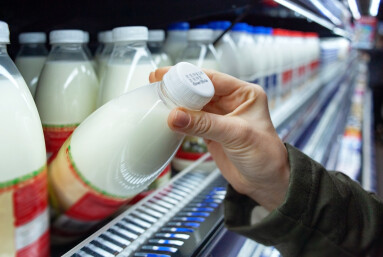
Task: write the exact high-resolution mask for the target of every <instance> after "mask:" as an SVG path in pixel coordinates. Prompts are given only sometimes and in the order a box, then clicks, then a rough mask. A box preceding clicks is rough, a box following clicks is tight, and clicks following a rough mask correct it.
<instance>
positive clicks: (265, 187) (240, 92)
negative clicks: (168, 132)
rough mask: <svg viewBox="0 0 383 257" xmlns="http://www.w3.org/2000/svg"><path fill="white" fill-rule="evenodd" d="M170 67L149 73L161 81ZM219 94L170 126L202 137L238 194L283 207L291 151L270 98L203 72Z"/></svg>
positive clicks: (178, 114)
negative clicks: (272, 112)
mask: <svg viewBox="0 0 383 257" xmlns="http://www.w3.org/2000/svg"><path fill="white" fill-rule="evenodd" d="M168 69H169V67H167V68H160V69H158V70H156V71H155V72H152V73H151V74H150V77H149V80H150V81H151V82H155V81H160V80H162V77H163V75H164V74H165V73H166V72H167V71H168ZM204 72H205V73H206V74H207V75H208V76H209V78H210V79H211V81H212V82H213V85H214V88H215V95H214V97H213V99H212V100H211V101H210V102H209V103H208V104H207V105H206V106H205V107H204V108H203V109H202V111H191V110H188V109H185V108H175V109H174V110H172V111H171V112H170V114H169V117H168V125H169V127H170V128H171V129H172V130H174V131H176V132H179V133H184V134H188V135H192V136H199V137H203V138H204V139H205V141H206V144H207V147H208V150H209V152H210V153H211V155H212V157H213V159H214V161H215V162H216V164H217V166H218V168H219V169H220V170H221V173H222V175H223V176H224V177H225V178H226V180H227V181H228V182H229V183H230V184H231V185H232V187H233V188H234V189H235V190H236V191H237V192H239V193H241V194H245V195H247V196H249V197H251V198H252V199H254V200H255V201H256V202H258V203H259V204H260V205H262V206H263V207H265V208H266V209H267V210H269V211H271V210H273V209H275V208H277V207H278V206H279V205H281V204H282V203H283V202H284V199H285V195H286V192H287V188H288V185H289V176H290V167H289V162H288V155H287V150H286V148H285V146H284V144H283V142H282V141H281V140H280V138H279V137H278V134H277V132H276V131H275V128H274V126H273V124H272V122H271V118H270V113H269V110H268V104H267V96H266V93H265V92H264V91H263V89H262V88H261V87H260V86H258V85H255V84H251V83H247V82H244V81H241V80H238V79H236V78H234V77H231V76H229V75H226V74H223V73H219V72H216V71H212V70H204Z"/></svg>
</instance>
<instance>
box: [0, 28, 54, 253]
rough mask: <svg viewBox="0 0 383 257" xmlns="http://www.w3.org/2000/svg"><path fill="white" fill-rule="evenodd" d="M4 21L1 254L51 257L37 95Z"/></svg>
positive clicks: (0, 32) (0, 40)
mask: <svg viewBox="0 0 383 257" xmlns="http://www.w3.org/2000/svg"><path fill="white" fill-rule="evenodd" d="M8 43H9V30H8V25H7V24H6V23H5V22H0V119H1V122H2V126H1V133H0V156H1V157H0V171H1V172H0V240H1V243H0V255H1V256H30V257H48V256H49V215H48V199H47V171H46V165H45V162H46V161H45V160H46V156H45V146H44V136H43V131H42V128H41V123H40V118H39V114H38V112H37V109H36V106H35V103H34V101H33V98H32V95H31V93H30V92H29V89H28V87H27V85H26V84H25V82H24V80H23V78H22V77H21V75H20V73H19V71H18V70H17V68H16V66H15V65H14V64H13V62H12V61H11V59H10V58H9V56H8V54H7V49H6V44H8Z"/></svg>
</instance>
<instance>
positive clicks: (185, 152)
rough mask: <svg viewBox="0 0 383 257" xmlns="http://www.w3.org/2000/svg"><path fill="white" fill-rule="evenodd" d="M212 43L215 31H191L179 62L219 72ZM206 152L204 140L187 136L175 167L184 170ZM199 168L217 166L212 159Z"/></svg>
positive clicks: (176, 159) (175, 160)
mask: <svg viewBox="0 0 383 257" xmlns="http://www.w3.org/2000/svg"><path fill="white" fill-rule="evenodd" d="M212 41H213V31H212V30H211V29H204V28H198V29H190V30H189V33H188V45H187V47H186V49H185V50H184V51H183V52H182V53H181V55H180V56H179V58H178V61H185V62H189V63H192V64H194V65H196V66H198V67H200V68H205V69H214V70H218V71H219V70H220V65H219V63H218V59H217V55H216V51H215V49H214V46H213V45H212ZM206 152H207V146H206V144H205V142H204V140H203V139H202V138H200V137H192V136H187V137H186V138H185V140H184V142H183V143H182V145H181V147H180V149H179V150H178V152H177V154H176V156H175V158H174V160H173V167H174V168H175V169H176V170H179V171H180V170H183V169H184V168H186V167H187V166H188V165H190V164H191V163H192V162H194V161H195V160H197V159H198V158H200V157H201V156H202V155H203V154H205V153H206ZM199 167H200V168H201V169H202V170H205V171H211V170H213V168H214V167H215V165H214V162H213V160H212V159H211V158H210V159H208V160H207V161H205V162H204V163H203V164H202V165H200V166H199Z"/></svg>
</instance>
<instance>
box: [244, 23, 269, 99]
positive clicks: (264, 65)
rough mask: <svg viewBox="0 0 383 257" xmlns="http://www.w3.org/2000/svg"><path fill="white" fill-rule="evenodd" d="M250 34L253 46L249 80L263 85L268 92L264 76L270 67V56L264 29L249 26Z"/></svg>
mask: <svg viewBox="0 0 383 257" xmlns="http://www.w3.org/2000/svg"><path fill="white" fill-rule="evenodd" d="M249 28H250V31H251V35H252V38H253V41H254V48H253V52H252V54H253V67H254V70H253V75H252V78H251V80H250V81H251V82H253V83H255V84H258V85H260V86H262V87H263V89H264V90H265V92H266V93H268V91H269V88H268V83H267V82H268V81H267V76H266V71H267V70H268V69H269V68H270V66H271V65H270V64H271V63H270V61H271V60H272V57H271V56H270V53H269V51H268V47H267V46H266V42H265V40H266V37H265V35H264V33H265V30H264V28H263V27H260V26H256V27H252V26H249Z"/></svg>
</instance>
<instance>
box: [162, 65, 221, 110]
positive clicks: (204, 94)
mask: <svg viewBox="0 0 383 257" xmlns="http://www.w3.org/2000/svg"><path fill="white" fill-rule="evenodd" d="M163 81H164V84H165V87H166V89H167V92H168V94H169V96H170V97H171V98H172V99H173V100H174V101H175V103H176V104H177V105H179V106H183V107H186V108H188V109H191V110H201V109H202V107H204V106H205V105H206V104H207V103H208V102H210V100H211V98H212V97H213V96H214V86H213V83H212V82H211V81H210V79H209V77H208V76H207V75H206V74H205V73H204V72H203V71H202V70H201V69H200V68H198V67H197V66H195V65H193V64H190V63H187V62H180V63H178V64H176V65H175V66H173V67H171V68H170V70H169V71H168V72H167V73H166V74H165V75H164V78H163Z"/></svg>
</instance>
